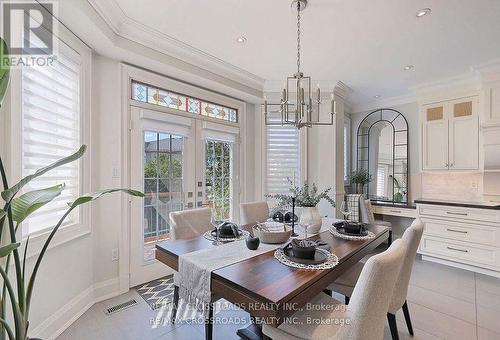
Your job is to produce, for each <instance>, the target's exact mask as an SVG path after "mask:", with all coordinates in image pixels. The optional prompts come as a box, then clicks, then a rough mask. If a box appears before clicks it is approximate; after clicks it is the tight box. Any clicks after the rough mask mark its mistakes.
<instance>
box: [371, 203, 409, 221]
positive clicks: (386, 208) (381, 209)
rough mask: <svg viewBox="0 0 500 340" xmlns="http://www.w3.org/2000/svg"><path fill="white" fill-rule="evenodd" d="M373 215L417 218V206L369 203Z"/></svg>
mask: <svg viewBox="0 0 500 340" xmlns="http://www.w3.org/2000/svg"><path fill="white" fill-rule="evenodd" d="M371 204H372V207H373V213H374V214H378V215H386V216H397V217H407V218H417V206H416V205H414V204H412V203H392V202H383V201H371Z"/></svg>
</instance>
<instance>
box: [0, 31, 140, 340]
mask: <svg viewBox="0 0 500 340" xmlns="http://www.w3.org/2000/svg"><path fill="white" fill-rule="evenodd" d="M0 46H2V51H1V52H2V57H3V55H6V51H7V47H6V46H5V43H4V42H3V40H1V39H0ZM8 78H9V72H8V69H7V71H6V70H5V69H4V68H2V70H1V71H0V106H1V104H2V99H3V97H4V95H5V92H6V90H7V85H8V82H9V80H8ZM85 151H86V146H85V145H83V146H82V147H81V148H80V149H79V150H78V151H77V152H75V153H74V154H72V155H69V156H68V157H65V158H63V159H61V160H59V161H57V162H55V163H53V164H50V165H48V166H46V167H44V168H41V169H39V170H37V171H36V172H34V173H33V174H31V175H28V176H26V177H24V178H22V179H21V180H20V181H19V182H17V183H16V184H14V185H9V183H8V180H7V175H6V173H5V168H4V165H3V162H2V158H1V157H0V174H1V180H2V185H3V190H2V191H1V199H0V202H2V201H3V208H0V244H2V245H3V246H1V247H0V258H1V259H2V262H1V264H0V276H1V281H0V282H2V295H1V297H0V339H5V336H6V335H7V337H8V338H9V339H10V340H25V339H28V327H29V313H30V309H31V302H32V296H33V288H34V285H35V280H36V277H37V274H38V270H39V269H40V265H41V264H42V260H43V258H44V256H45V253H46V252H47V249H48V247H49V245H50V243H51V241H52V239H53V238H54V236H55V234H56V233H57V231H58V230H59V228H60V227H61V225H62V224H63V222H64V220H65V219H66V217H67V216H68V215H69V214H70V213H71V212H72V211H73V210H75V209H77V208H78V207H80V206H81V205H83V204H86V203H89V202H92V201H94V200H96V199H98V198H100V197H101V196H103V195H106V194H110V193H113V192H124V193H126V194H129V195H132V196H137V197H143V196H144V194H143V193H141V192H139V191H135V190H130V189H107V190H101V191H97V192H94V193H90V194H86V195H83V196H81V197H78V198H77V199H76V200H75V201H73V202H68V209H67V210H66V212H65V213H64V215H63V216H62V217H61V219H60V220H59V221H58V222H57V224H56V225H55V226H54V227H53V228H52V229H51V230H50V233H48V236H47V239H46V240H45V243H44V244H43V247H42V249H41V251H40V253H39V254H38V257H37V258H36V260H35V264H34V266H33V269H32V270H31V271H28V270H27V268H26V254H27V251H28V245H29V237H28V238H27V239H26V241H25V244H24V249H23V250H22V251H20V249H19V246H20V245H21V242H19V241H18V239H17V236H16V233H17V230H18V228H19V227H20V226H21V223H22V222H23V221H24V220H26V218H28V217H29V216H30V215H31V214H32V213H34V212H35V211H36V210H38V209H40V208H41V207H43V206H44V205H46V204H48V203H50V202H51V201H53V200H54V199H55V198H56V197H58V196H59V195H61V193H62V192H63V190H64V183H61V184H58V185H55V186H51V187H48V188H44V189H40V190H33V191H28V192H24V193H22V194H20V193H21V190H22V189H23V187H24V186H25V185H27V184H28V183H29V182H30V181H32V180H33V179H35V178H37V177H40V176H43V175H45V174H46V173H48V172H50V171H51V170H53V169H56V168H58V167H61V166H64V165H65V164H68V163H71V162H75V161H77V160H78V159H80V158H81V157H82V156H83V155H84V153H85ZM4 229H6V230H4ZM3 237H5V238H7V239H5V240H4V239H2V238H3ZM12 259H13V261H14V270H15V273H13V275H9V268H10V262H11V260H12ZM7 306H9V308H7ZM10 314H11V315H12V318H11V319H12V321H7V317H6V316H7V315H10ZM9 320H10V319H9Z"/></svg>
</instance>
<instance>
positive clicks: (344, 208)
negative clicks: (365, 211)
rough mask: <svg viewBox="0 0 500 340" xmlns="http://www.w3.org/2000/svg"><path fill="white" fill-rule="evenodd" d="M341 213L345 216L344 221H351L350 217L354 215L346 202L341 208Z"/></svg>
mask: <svg viewBox="0 0 500 340" xmlns="http://www.w3.org/2000/svg"><path fill="white" fill-rule="evenodd" d="M340 212H341V213H342V214H343V215H344V220H346V221H348V220H349V215H351V214H352V210H351V207H350V206H349V204H347V202H346V201H343V202H342V205H341V206H340Z"/></svg>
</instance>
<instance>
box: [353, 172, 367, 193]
mask: <svg viewBox="0 0 500 340" xmlns="http://www.w3.org/2000/svg"><path fill="white" fill-rule="evenodd" d="M349 181H350V182H351V184H353V185H354V191H355V192H356V193H357V194H363V192H364V188H365V185H366V184H368V183H370V182H371V181H372V175H370V174H369V173H368V170H365V169H357V170H356V171H353V172H352V173H351V176H350V177H349Z"/></svg>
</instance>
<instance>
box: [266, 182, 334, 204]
mask: <svg viewBox="0 0 500 340" xmlns="http://www.w3.org/2000/svg"><path fill="white" fill-rule="evenodd" d="M287 181H288V183H289V184H290V188H289V191H290V194H268V195H266V197H267V198H270V199H274V200H276V201H278V205H277V206H276V207H275V210H283V209H287V208H290V207H291V206H292V198H293V197H295V205H296V206H297V207H311V208H312V207H315V206H317V205H318V203H319V202H320V201H321V200H323V199H325V200H326V201H328V203H330V204H331V205H332V207H335V200H334V199H333V198H332V197H330V195H329V192H330V191H331V190H332V188H327V189H325V190H323V191H321V192H318V187H317V185H316V184H314V183H313V184H312V185H311V186H310V185H309V183H307V182H305V183H304V185H303V186H302V187H299V186H295V185H294V184H293V182H292V181H291V180H290V178H287Z"/></svg>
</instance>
